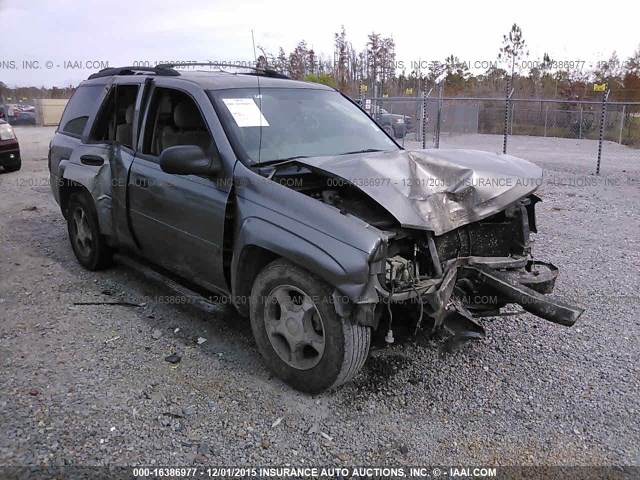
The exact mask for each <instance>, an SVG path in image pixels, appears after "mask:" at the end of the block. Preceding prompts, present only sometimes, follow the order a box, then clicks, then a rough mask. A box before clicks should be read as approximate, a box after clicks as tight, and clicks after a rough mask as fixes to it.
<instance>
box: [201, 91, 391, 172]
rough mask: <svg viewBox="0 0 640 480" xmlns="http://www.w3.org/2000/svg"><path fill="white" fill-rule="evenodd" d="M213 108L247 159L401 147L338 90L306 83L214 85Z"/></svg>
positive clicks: (277, 158)
mask: <svg viewBox="0 0 640 480" xmlns="http://www.w3.org/2000/svg"><path fill="white" fill-rule="evenodd" d="M210 94H211V97H212V99H213V102H214V104H215V105H216V110H217V111H218V114H219V115H220V117H221V121H222V123H223V125H224V128H225V130H226V132H227V135H228V136H229V137H230V140H231V142H232V143H233V144H234V147H236V148H237V149H239V150H241V152H239V153H240V154H241V156H243V157H245V158H246V159H247V160H248V161H249V163H252V164H255V163H264V162H272V161H278V160H286V159H290V158H293V157H316V156H327V155H342V154H346V153H354V152H359V151H363V150H367V151H377V150H380V151H393V150H399V147H398V146H397V145H396V143H395V142H393V140H391V139H390V138H389V137H387V135H386V134H385V133H384V132H383V131H382V130H381V129H380V127H378V126H377V125H376V124H375V123H374V122H373V121H372V120H371V118H369V116H368V115H367V114H365V113H364V112H362V110H360V109H359V108H358V107H356V106H355V105H354V104H352V103H351V102H349V101H348V100H347V99H346V98H344V97H343V96H342V95H341V94H340V93H338V92H336V91H330V90H314V89H308V88H300V89H298V88H261V89H260V93H258V89H257V88H255V89H253V88H251V89H233V90H214V91H211V92H210Z"/></svg>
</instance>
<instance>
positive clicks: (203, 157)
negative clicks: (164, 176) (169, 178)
mask: <svg viewBox="0 0 640 480" xmlns="http://www.w3.org/2000/svg"><path fill="white" fill-rule="evenodd" d="M160 168H161V169H162V171H163V172H165V173H174V174H176V175H209V176H212V177H214V176H216V175H218V174H219V173H220V172H221V171H222V162H221V161H220V158H219V157H218V156H217V155H207V154H206V153H204V150H202V148H200V147H198V146H197V145H176V146H175V147H169V148H165V149H164V150H163V151H162V153H161V154H160Z"/></svg>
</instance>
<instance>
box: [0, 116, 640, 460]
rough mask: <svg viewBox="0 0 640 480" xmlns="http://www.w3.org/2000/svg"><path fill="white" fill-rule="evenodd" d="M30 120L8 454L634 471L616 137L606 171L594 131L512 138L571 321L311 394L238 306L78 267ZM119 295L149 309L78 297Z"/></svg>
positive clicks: (13, 221) (517, 330) (0, 351)
mask: <svg viewBox="0 0 640 480" xmlns="http://www.w3.org/2000/svg"><path fill="white" fill-rule="evenodd" d="M16 130H17V132H18V135H19V138H20V140H21V144H22V148H23V156H24V159H23V162H24V164H23V169H22V170H21V171H19V172H16V173H11V174H3V175H0V181H1V185H0V192H1V193H0V197H1V199H2V201H1V202H0V212H1V214H0V244H1V245H2V248H1V249H0V372H1V375H0V464H2V465H25V464H53V465H61V464H73V465H77V464H81V465H135V464H146V465H149V464H163V465H176V464H179V465H194V464H218V465H220V464H227V465H229V464H230V465H236V464H251V465H266V464H283V463H285V462H288V463H290V464H293V465H309V464H322V465H353V464H360V465H362V464H395V465H417V464H420V465H429V464H441V465H461V464H485V465H486V464H492V465H638V464H640V453H639V447H638V445H640V427H639V422H638V415H640V395H639V392H640V369H639V368H638V353H639V340H640V318H639V316H638V314H637V312H638V304H639V303H640V302H639V301H638V300H639V295H640V294H639V293H638V292H639V291H640V279H639V275H638V272H639V271H640V248H639V241H640V225H639V221H640V219H639V213H638V212H640V193H639V188H638V187H639V185H640V151H638V150H630V149H627V148H625V147H621V146H618V145H615V144H607V145H605V153H606V157H605V158H606V159H607V162H606V164H604V168H603V172H604V173H605V175H603V176H602V177H600V178H597V177H594V176H591V175H589V174H590V172H592V171H593V168H594V167H595V156H591V152H593V151H594V148H595V149H596V150H595V151H597V144H596V143H595V142H590V141H581V142H576V141H574V140H562V139H533V140H532V139H526V138H518V137H514V138H512V139H510V148H511V149H512V150H510V151H511V152H517V154H518V155H521V156H523V157H525V158H528V159H530V160H532V161H535V162H537V163H539V164H540V165H541V166H543V167H544V169H545V174H546V176H547V179H546V181H545V184H544V185H543V186H542V187H541V189H540V195H541V196H542V197H543V199H544V203H541V204H539V205H538V220H539V230H540V232H541V233H540V234H539V235H537V236H536V246H535V251H536V253H537V257H538V258H540V259H547V260H549V261H551V262H553V263H555V264H557V265H559V266H560V268H561V275H560V277H559V280H558V282H557V296H558V297H560V298H564V299H566V300H570V301H573V302H575V303H577V304H578V305H581V306H583V307H584V308H586V313H585V314H584V315H583V317H582V318H581V319H580V320H579V321H578V323H577V324H576V325H575V326H574V327H573V328H565V327H561V326H559V325H555V324H552V323H549V322H545V321H543V320H539V319H536V318H534V317H532V316H530V315H528V314H526V315H523V316H521V317H515V318H508V317H500V318H491V319H487V320H486V321H485V322H484V323H485V327H486V329H487V339H486V340H485V341H482V342H477V343H472V344H468V345H466V346H464V347H462V349H460V350H459V351H458V352H456V353H455V354H453V355H449V356H447V357H445V358H440V357H439V354H438V342H437V341H436V340H428V339H419V340H417V341H405V342H399V343H398V344H397V345H396V346H395V347H393V348H388V349H379V350H375V351H374V352H372V356H371V358H370V359H369V361H368V363H367V364H366V365H365V368H364V369H363V371H362V373H361V374H360V375H359V376H358V377H357V378H356V380H355V381H354V382H353V383H351V384H349V385H346V386H344V387H342V388H339V389H338V390H336V391H333V392H329V393H325V394H322V395H319V396H315V397H310V396H306V395H303V394H300V393H297V392H295V391H292V390H291V389H290V388H288V387H287V386H286V385H284V384H282V383H281V382H280V381H278V380H277V379H275V378H272V376H271V375H270V374H269V372H268V371H267V370H266V369H265V368H264V366H263V365H262V362H261V359H260V357H259V355H258V352H257V350H256V348H255V347H254V344H253V339H252V337H251V331H250V327H249V325H248V322H246V321H244V320H243V319H241V318H240V317H239V316H238V315H237V314H236V313H235V312H234V311H233V310H232V309H231V308H228V307H224V306H220V307H219V308H218V307H216V310H215V311H214V312H206V311H203V310H201V309H198V308H197V307H196V306H193V305H171V304H167V303H166V302H161V301H158V299H157V298H156V297H158V296H160V297H163V296H165V295H166V296H169V295H171V294H172V292H169V291H165V290H163V289H162V288H160V287H159V286H158V285H156V284H153V283H150V282H149V281H146V280H145V279H143V278H142V277H140V276H139V275H138V274H137V273H135V272H133V271H131V270H129V269H127V268H125V267H123V266H116V267H114V268H113V269H111V270H108V271H105V272H100V273H91V272H86V271H84V270H83V269H82V268H81V267H80V266H79V265H78V264H77V262H76V260H75V258H74V256H73V253H72V251H71V248H70V246H69V243H68V240H67V233H66V226H65V222H64V220H63V218H62V216H61V214H60V212H59V210H58V207H57V205H56V204H55V202H54V201H53V199H52V197H51V194H50V189H49V185H48V172H47V162H46V155H47V144H48V140H49V138H50V136H51V134H52V132H53V129H51V128H16ZM474 139H475V140H474ZM456 142H457V143H456ZM500 142H501V140H500V139H498V138H497V137H492V136H473V137H455V138H451V139H447V141H446V142H443V145H447V146H460V147H464V146H472V145H478V146H480V148H484V149H489V150H491V149H492V148H493V146H494V145H497V146H498V147H497V148H496V150H499V149H500V147H499V146H500V145H501V143H500ZM580 179H582V180H580ZM578 180H579V181H578ZM586 180H589V181H590V182H591V183H588V184H587V183H586ZM606 180H607V181H609V184H605V181H606ZM160 299H161V298H160ZM118 300H123V301H129V302H133V303H137V304H140V305H141V306H137V307H136V306H115V305H74V303H75V302H94V301H111V302H113V301H118ZM198 337H203V338H206V340H207V341H206V342H204V343H202V344H198V343H197V341H196V339H197V338H198ZM172 353H178V354H179V355H180V356H181V357H182V361H181V362H180V363H178V364H176V365H172V364H170V363H168V362H166V361H165V360H164V359H165V357H167V356H168V355H170V354H172Z"/></svg>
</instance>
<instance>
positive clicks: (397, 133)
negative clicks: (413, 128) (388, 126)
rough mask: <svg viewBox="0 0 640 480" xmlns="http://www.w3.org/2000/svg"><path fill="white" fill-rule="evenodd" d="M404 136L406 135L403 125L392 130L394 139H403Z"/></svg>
mask: <svg viewBox="0 0 640 480" xmlns="http://www.w3.org/2000/svg"><path fill="white" fill-rule="evenodd" d="M406 134H407V129H406V128H405V126H404V125H403V126H401V127H398V128H395V129H394V130H393V135H394V137H396V138H404V137H405V135H406Z"/></svg>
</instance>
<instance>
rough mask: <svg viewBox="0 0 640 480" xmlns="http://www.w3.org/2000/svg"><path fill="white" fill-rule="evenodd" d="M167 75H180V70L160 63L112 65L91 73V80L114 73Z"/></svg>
mask: <svg viewBox="0 0 640 480" xmlns="http://www.w3.org/2000/svg"><path fill="white" fill-rule="evenodd" d="M149 74H154V75H166V76H170V77H175V76H179V75H180V72H178V71H177V70H174V69H173V68H167V67H165V66H163V65H158V66H156V67H136V66H129V67H112V68H103V69H102V70H100V71H99V72H97V73H94V74H91V75H89V80H93V79H94V78H101V77H111V76H114V75H149Z"/></svg>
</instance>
